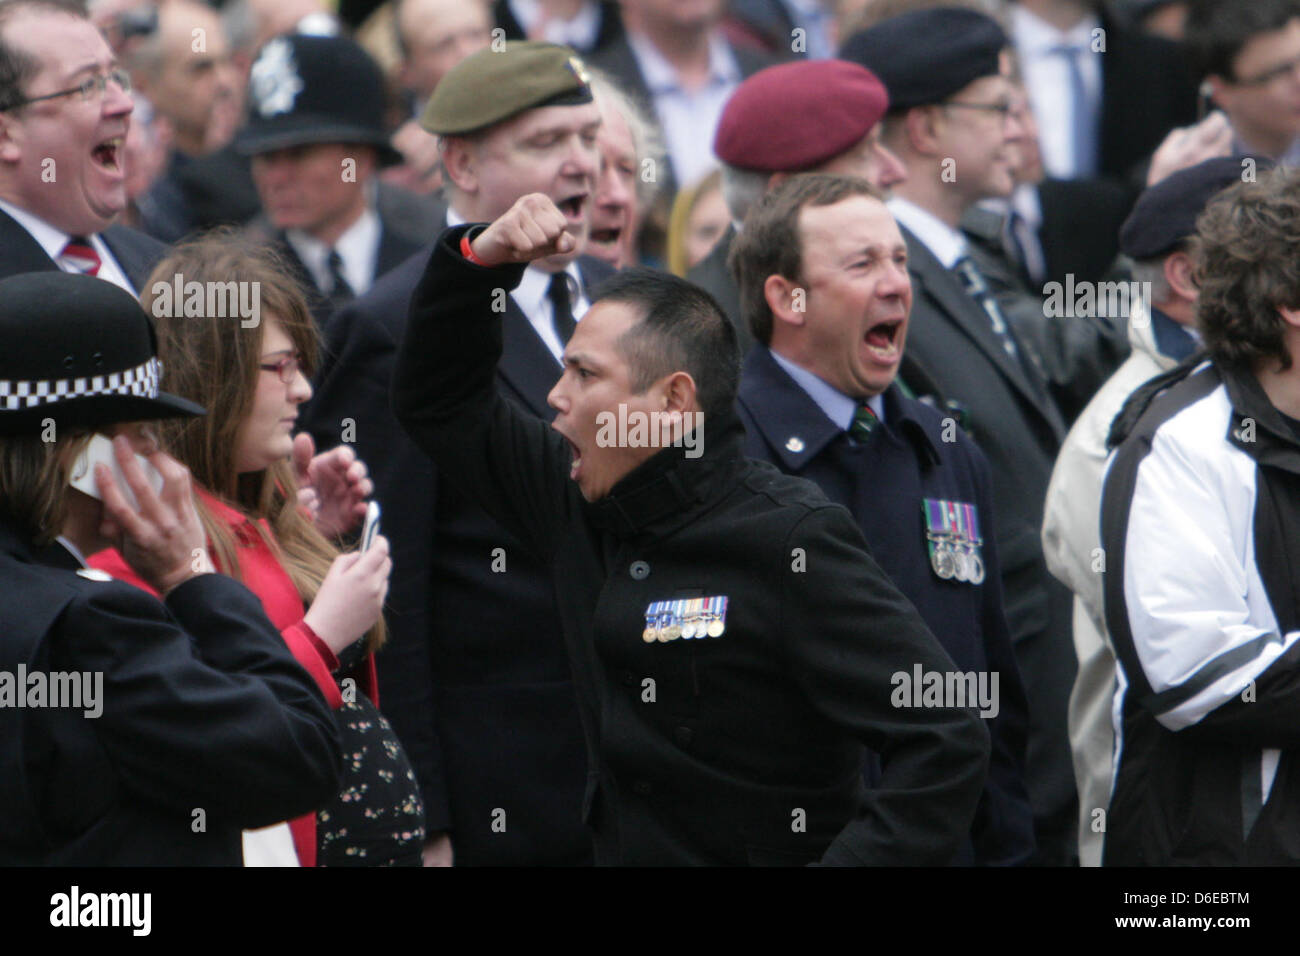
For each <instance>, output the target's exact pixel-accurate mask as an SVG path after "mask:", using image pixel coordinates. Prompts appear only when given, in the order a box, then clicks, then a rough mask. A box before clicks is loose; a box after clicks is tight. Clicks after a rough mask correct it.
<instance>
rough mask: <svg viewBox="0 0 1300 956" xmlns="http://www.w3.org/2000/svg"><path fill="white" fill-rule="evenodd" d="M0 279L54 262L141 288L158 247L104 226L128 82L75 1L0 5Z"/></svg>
mask: <svg viewBox="0 0 1300 956" xmlns="http://www.w3.org/2000/svg"><path fill="white" fill-rule="evenodd" d="M0 48H3V49H0V56H2V57H3V58H4V59H5V60H6V61H7V62H8V61H15V60H16V61H18V62H30V63H33V64H34V65H35V68H34V69H33V70H32V71H31V72H30V75H28V74H26V73H18V74H16V75H15V74H12V73H6V74H4V76H5V79H4V80H0V276H9V275H16V274H18V273H20V272H35V271H45V270H52V269H62V270H64V271H68V272H81V273H85V274H87V275H92V276H95V277H97V278H100V279H104V280H106V281H109V282H112V283H113V284H114V285H117V286H119V287H121V288H123V289H126V290H127V291H128V292H131V293H132V294H133V295H137V296H138V293H139V292H140V288H141V286H142V285H143V283H144V281H145V279H146V278H148V275H149V271H150V269H152V268H153V266H154V264H155V263H156V262H157V261H158V260H159V259H160V258H161V257H162V254H163V251H164V247H163V246H162V245H161V244H160V243H158V242H156V241H154V240H153V239H150V238H149V237H148V236H146V235H144V234H143V233H139V232H135V231H134V230H131V229H127V228H125V227H121V226H112V225H111V223H112V222H113V220H114V219H115V218H117V216H118V214H119V213H121V212H122V210H123V209H125V208H126V203H127V199H126V181H125V176H124V173H123V169H122V156H123V143H124V141H125V139H126V133H127V129H128V128H129V126H130V122H131V109H132V103H131V96H130V80H129V79H128V78H127V75H126V73H125V72H122V71H119V70H117V69H116V68H115V63H114V59H113V54H112V52H111V51H110V50H109V48H108V45H107V44H106V43H105V42H104V38H103V37H102V36H101V35H100V33H99V31H98V30H97V29H95V27H94V26H93V25H92V24H91V22H90V21H89V20H88V19H86V16H85V14H84V13H83V12H81V11H80V10H79V9H78V8H77V7H76V6H74V5H72V4H69V5H68V6H67V8H66V9H64V8H62V7H56V6H55V5H53V4H42V5H36V4H26V3H23V2H21V0H18V2H14V3H7V4H5V5H4V6H3V7H0Z"/></svg>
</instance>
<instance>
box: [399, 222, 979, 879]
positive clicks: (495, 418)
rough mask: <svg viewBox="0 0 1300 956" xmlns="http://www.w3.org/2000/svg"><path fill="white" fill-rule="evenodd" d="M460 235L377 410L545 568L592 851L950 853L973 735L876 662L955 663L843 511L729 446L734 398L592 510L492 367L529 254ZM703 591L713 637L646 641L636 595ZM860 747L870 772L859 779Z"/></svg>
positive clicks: (436, 274) (734, 861)
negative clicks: (582, 767) (697, 432)
mask: <svg viewBox="0 0 1300 956" xmlns="http://www.w3.org/2000/svg"><path fill="white" fill-rule="evenodd" d="M463 233H464V228H463V227H462V228H460V229H453V230H450V231H449V232H448V233H446V234H444V236H443V238H442V239H441V240H440V241H439V243H438V246H437V248H436V249H435V251H434V255H433V257H432V258H431V260H430V263H429V267H428V270H427V271H426V272H425V275H424V278H423V279H422V280H421V284H420V286H419V287H418V288H417V290H416V293H415V297H414V299H413V300H412V308H411V323H410V326H409V327H408V329H407V336H406V339H405V340H404V342H403V347H402V351H401V353H400V354H399V356H398V365H397V376H396V380H395V384H394V406H395V409H396V411H397V414H398V417H399V419H400V420H401V421H402V423H403V425H404V426H405V427H406V428H407V429H408V430H409V431H410V432H411V434H412V436H413V437H414V438H415V439H416V440H417V442H419V443H420V444H421V446H422V447H424V448H426V449H427V450H428V451H429V452H430V454H431V456H432V457H433V458H434V459H435V460H436V461H437V462H438V463H439V466H440V467H441V468H442V469H443V473H444V475H445V476H446V477H447V478H448V479H449V480H451V481H454V482H456V484H458V485H459V486H460V487H461V488H462V489H463V490H465V491H466V492H467V493H469V494H471V495H472V496H473V497H474V498H475V499H476V500H477V501H478V502H479V503H480V504H482V505H483V507H484V508H486V509H487V510H488V511H489V512H490V513H492V514H493V515H494V516H495V517H496V518H497V519H498V520H500V521H501V523H502V524H503V525H504V526H506V527H508V528H510V529H511V530H512V531H513V532H515V533H516V534H517V535H518V536H519V537H520V539H521V540H522V541H523V543H524V544H525V546H526V547H528V548H530V549H532V550H533V551H534V552H536V554H537V555H538V556H539V557H540V558H542V559H543V560H544V561H546V562H547V564H548V565H549V566H550V568H551V569H552V575H553V579H554V581H555V583H556V591H557V596H558V599H559V607H560V617H561V620H562V621H563V623H564V634H565V641H566V645H567V648H568V652H569V660H570V664H571V666H572V668H573V672H574V683H575V685H576V688H577V692H578V704H579V712H580V714H581V715H582V718H583V729H584V732H585V734H586V739H587V746H588V761H589V779H588V792H587V799H586V801H585V804H586V806H585V808H584V809H585V816H586V818H587V820H588V822H589V824H590V826H591V828H592V830H593V834H594V838H595V850H596V861H597V863H606V864H619V863H625V864H648V865H654V864H730V865H743V864H746V863H778V862H779V863H807V862H810V861H814V860H818V859H822V860H824V861H825V862H828V863H857V864H886V863H895V864H931V863H943V862H946V861H947V860H948V859H950V858H951V856H952V854H953V852H954V851H955V850H956V848H957V846H958V844H959V843H960V841H961V839H962V837H963V835H964V833H965V832H966V831H967V829H968V828H969V826H970V820H971V816H972V814H973V813H974V811H975V804H976V802H977V800H978V795H979V791H980V789H981V788H982V786H983V781H984V776H985V774H986V772H987V765H988V749H989V743H988V732H987V730H986V729H985V728H984V727H983V726H982V724H981V722H980V720H979V718H978V717H976V716H975V715H974V713H973V712H972V711H969V710H966V709H956V708H942V707H940V708H930V709H926V708H917V709H907V710H903V709H899V708H895V707H894V706H893V705H892V704H891V701H890V698H891V674H896V673H897V672H899V671H903V670H907V669H910V668H912V667H913V666H914V665H918V664H919V665H920V666H921V667H922V668H924V669H925V670H927V671H937V672H947V671H949V670H951V668H952V666H953V665H952V661H951V660H950V659H949V658H948V656H947V655H946V654H945V653H944V652H943V650H942V648H941V647H940V646H939V645H938V643H937V642H936V641H935V640H934V637H933V636H932V635H931V634H930V633H929V631H928V630H927V629H926V628H925V625H924V624H923V623H922V622H921V620H920V618H919V617H918V616H917V614H916V612H915V610H914V609H913V608H912V607H911V606H910V605H909V604H908V603H907V601H906V599H905V598H903V596H902V595H901V594H899V593H898V591H897V590H896V589H895V588H894V587H893V586H892V585H891V584H889V582H888V580H887V579H886V578H885V576H884V574H883V573H882V572H881V571H880V569H879V567H878V566H877V565H876V564H875V562H873V561H872V560H871V558H870V556H869V555H868V554H867V552H866V549H865V544H864V542H863V541H862V535H861V533H860V532H859V531H858V530H857V528H856V526H855V525H854V524H853V522H852V520H851V519H850V517H849V516H848V514H847V513H846V512H845V511H844V510H843V509H842V508H839V507H838V506H835V505H832V504H831V503H830V502H828V501H827V500H826V498H825V497H824V496H823V495H822V494H821V493H820V492H819V491H818V490H817V489H816V487H815V486H814V485H812V484H810V483H807V482H802V481H798V480H797V479H792V478H789V477H786V476H784V475H781V474H779V473H778V472H776V471H775V470H774V469H772V468H769V467H766V466H764V465H761V464H759V463H757V462H752V461H749V460H748V459H746V458H745V457H744V455H743V450H742V448H741V443H742V440H743V432H742V429H741V427H740V424H739V422H738V421H737V420H736V419H735V418H734V416H732V415H725V416H723V417H722V418H716V417H715V418H714V419H713V420H711V421H710V422H709V423H708V426H707V427H706V429H705V434H704V454H703V455H701V456H699V457H696V458H690V457H686V456H685V454H684V450H683V449H681V448H676V449H667V450H665V451H663V452H660V453H659V454H657V455H655V456H654V457H652V458H651V459H650V460H648V461H646V462H644V463H643V464H642V465H641V466H640V467H638V468H637V469H636V470H634V471H633V473H632V474H630V475H628V476H626V477H625V478H624V479H623V480H622V481H620V482H619V484H618V485H616V486H615V488H614V489H613V491H612V492H611V494H610V495H608V496H607V497H606V498H604V499H602V500H601V501H600V502H598V503H596V504H594V505H588V504H587V503H586V502H584V501H583V499H582V497H581V495H580V494H579V492H578V489H577V487H576V485H574V484H573V483H572V482H571V481H570V480H569V477H568V475H569V468H570V452H569V449H568V444H567V442H565V441H564V440H563V439H562V438H560V436H559V435H557V434H556V433H554V432H553V431H551V430H550V429H549V428H548V427H547V426H546V425H545V423H543V422H540V421H538V420H537V419H535V418H533V417H531V416H526V415H523V414H521V413H520V412H519V411H518V410H517V409H515V408H514V407H513V406H512V405H511V403H509V402H507V401H505V400H504V399H503V398H502V397H501V395H500V394H499V393H498V392H497V390H496V388H495V386H494V384H493V383H494V377H493V374H492V370H493V368H494V366H495V365H496V363H497V360H498V358H499V357H500V354H501V323H500V321H499V319H497V318H496V316H495V315H494V313H493V312H492V311H491V308H490V305H491V300H492V293H493V289H494V288H496V287H500V286H505V287H512V286H513V285H514V284H516V283H517V282H518V281H519V276H520V274H521V273H522V267H519V266H514V267H502V268H497V269H485V268H481V267H479V266H475V265H472V264H470V263H468V262H466V261H465V260H463V259H462V258H461V257H460V254H459V252H458V251H457V250H458V244H459V240H460V236H461V235H462V234H463ZM801 556H802V557H801ZM802 560H806V565H802V566H803V567H805V568H806V573H805V571H801V570H799V568H800V567H801V563H800V562H801V561H802ZM717 596H727V597H728V598H729V601H730V603H729V604H728V606H727V611H726V622H725V632H724V633H723V634H722V635H721V636H719V637H712V638H701V639H697V640H684V639H683V640H672V641H667V642H659V641H653V642H650V643H647V642H646V641H645V640H643V631H644V630H645V629H646V612H647V608H648V606H649V605H650V604H651V603H652V602H654V601H657V600H671V599H679V598H688V597H717ZM864 743H865V744H867V745H868V746H870V747H872V748H873V749H875V750H877V751H878V752H879V753H880V754H881V756H882V763H883V767H884V773H883V778H882V782H881V786H880V788H879V789H877V790H874V791H872V792H870V793H867V792H866V791H865V788H864V787H863V784H862V779H861V761H862V755H861V753H862V752H861V745H862V744H864Z"/></svg>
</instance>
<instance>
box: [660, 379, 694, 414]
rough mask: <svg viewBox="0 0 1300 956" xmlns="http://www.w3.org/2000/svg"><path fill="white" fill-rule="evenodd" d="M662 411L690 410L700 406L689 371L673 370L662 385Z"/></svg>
mask: <svg viewBox="0 0 1300 956" xmlns="http://www.w3.org/2000/svg"><path fill="white" fill-rule="evenodd" d="M663 400H664V411H666V412H692V411H697V410H698V409H699V407H700V400H699V395H698V393H697V392H696V389H695V379H693V378H691V373H690V372H673V373H672V374H671V375H669V376H668V378H667V379H666V380H665V382H664V386H663Z"/></svg>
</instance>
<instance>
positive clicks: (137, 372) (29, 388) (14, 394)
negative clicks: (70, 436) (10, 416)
mask: <svg viewBox="0 0 1300 956" xmlns="http://www.w3.org/2000/svg"><path fill="white" fill-rule="evenodd" d="M161 380H162V362H160V361H159V360H158V359H157V358H151V359H149V361H147V362H145V363H144V364H143V365H137V366H136V367H135V368H129V369H126V370H125V371H123V372H112V373H110V374H108V375H95V376H92V377H90V378H56V379H51V380H48V381H43V382H34V381H21V380H12V379H2V378H0V411H3V412H16V411H18V410H20V409H23V408H35V407H37V406H40V405H51V404H54V403H55V402H66V401H68V400H70V399H74V398H87V397H89V396H92V395H134V396H136V397H137V398H157V397H158V383H159V382H160V381H161Z"/></svg>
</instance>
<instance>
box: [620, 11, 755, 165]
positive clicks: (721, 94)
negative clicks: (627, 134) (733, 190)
mask: <svg viewBox="0 0 1300 956" xmlns="http://www.w3.org/2000/svg"><path fill="white" fill-rule="evenodd" d="M627 42H628V46H630V47H631V48H632V55H633V56H634V57H635V58H636V62H637V66H638V67H639V68H640V70H641V77H642V79H644V80H645V85H646V88H647V89H648V90H649V91H650V98H651V100H653V102H654V108H655V114H656V115H657V116H658V118H659V126H660V128H662V129H663V133H664V144H665V146H667V148H668V158H669V160H670V162H672V164H673V174H674V175H675V176H676V178H677V184H678V186H680V187H685V186H689V185H691V184H692V183H695V182H697V181H698V180H700V179H702V178H703V177H704V176H705V175H707V174H708V173H709V171H710V170H712V169H713V168H714V167H715V166H717V165H718V160H717V157H716V156H714V155H713V133H714V131H715V130H716V129H717V128H718V119H719V117H721V116H722V107H723V106H724V105H725V104H726V102H727V99H728V97H730V96H731V94H732V91H733V90H735V88H736V87H737V86H739V85H740V80H741V76H740V65H739V64H738V63H737V62H736V56H735V54H734V53H732V52H731V48H730V47H729V46H727V44H726V42H725V41H724V40H723V39H722V38H721V37H720V36H718V35H717V34H714V35H711V36H710V37H709V78H708V80H707V81H706V82H705V83H704V85H703V86H702V87H700V88H699V89H697V90H693V91H687V90H685V89H683V88H682V85H681V82H680V81H679V80H678V78H677V69H676V67H674V66H673V65H672V64H671V63H669V62H668V61H667V60H666V59H664V57H663V54H661V53H660V52H659V51H658V50H657V49H655V47H654V44H652V43H651V42H650V41H649V40H648V39H646V38H645V37H644V36H640V35H637V34H633V33H629V34H628V37H627Z"/></svg>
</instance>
